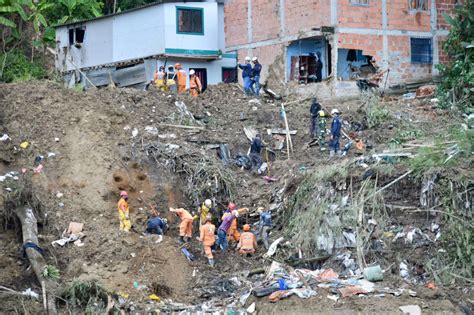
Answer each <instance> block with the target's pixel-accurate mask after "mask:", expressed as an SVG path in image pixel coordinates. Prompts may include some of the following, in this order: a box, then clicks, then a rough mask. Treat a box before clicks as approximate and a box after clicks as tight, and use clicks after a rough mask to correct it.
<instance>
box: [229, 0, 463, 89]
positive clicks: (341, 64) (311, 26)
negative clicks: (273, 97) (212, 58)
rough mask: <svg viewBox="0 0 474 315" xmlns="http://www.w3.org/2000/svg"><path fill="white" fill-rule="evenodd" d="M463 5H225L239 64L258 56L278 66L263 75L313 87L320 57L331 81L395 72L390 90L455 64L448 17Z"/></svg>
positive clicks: (352, 1)
mask: <svg viewBox="0 0 474 315" xmlns="http://www.w3.org/2000/svg"><path fill="white" fill-rule="evenodd" d="M459 2H460V1H452V0H441V1H427V0H422V1H411V0H410V1H409V0H397V1H387V0H382V1H369V0H343V1H337V0H324V1H291V0H279V1H270V2H269V1H259V0H234V1H229V3H228V4H226V6H225V17H226V23H225V31H226V45H227V50H228V51H235V52H237V53H238V56H239V59H243V58H244V56H246V55H250V56H258V57H259V59H260V62H261V63H262V64H265V65H269V66H270V65H272V67H264V69H263V73H262V78H263V79H264V80H265V79H269V78H270V76H271V75H272V74H273V75H275V76H277V77H273V78H272V79H271V80H273V81H275V83H278V84H281V83H285V82H289V81H299V82H302V83H308V82H311V81H312V80H311V75H314V74H315V71H316V69H315V63H316V60H317V59H318V55H319V56H320V58H319V59H321V61H322V64H323V68H322V77H323V79H324V78H328V77H332V78H337V79H342V80H349V79H354V78H358V77H363V76H364V74H367V73H373V72H375V71H376V70H377V68H380V69H390V74H389V75H388V78H387V79H388V84H389V85H397V84H403V83H405V82H407V81H417V80H425V79H431V78H432V76H433V75H436V74H437V70H436V65H437V64H439V63H443V62H445V61H446V60H447V56H446V54H445V52H444V51H443V50H442V49H441V47H442V43H443V41H444V40H445V37H446V36H447V34H448V25H447V23H446V22H445V21H444V18H443V13H450V12H451V11H452V9H453V8H454V7H455V5H457V3H459ZM262 20H265V23H262V22H261V21H262ZM272 71H273V72H272ZM350 86H351V85H350V84H348V83H346V82H344V83H341V82H336V83H335V87H339V88H342V89H347V88H348V87H350ZM352 86H353V87H355V84H352Z"/></svg>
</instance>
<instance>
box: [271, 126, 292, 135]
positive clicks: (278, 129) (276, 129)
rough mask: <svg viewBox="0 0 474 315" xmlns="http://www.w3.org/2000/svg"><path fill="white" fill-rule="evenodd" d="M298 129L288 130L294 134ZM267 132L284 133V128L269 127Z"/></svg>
mask: <svg viewBox="0 0 474 315" xmlns="http://www.w3.org/2000/svg"><path fill="white" fill-rule="evenodd" d="M297 132H298V130H290V135H296V133H297ZM267 133H268V134H278V135H286V130H285V129H283V128H271V129H267Z"/></svg>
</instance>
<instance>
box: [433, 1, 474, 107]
mask: <svg viewBox="0 0 474 315" xmlns="http://www.w3.org/2000/svg"><path fill="white" fill-rule="evenodd" d="M473 12H474V0H466V1H465V4H464V5H460V6H458V7H457V8H456V10H455V14H456V15H455V17H451V16H449V15H447V14H444V18H445V20H446V21H447V22H448V23H449V24H450V26H451V30H450V32H449V35H448V37H447V39H446V42H445V43H444V45H443V49H444V50H445V51H446V52H447V53H448V55H449V57H450V58H451V59H452V61H451V62H450V63H448V64H447V65H439V66H438V69H439V70H440V75H441V78H442V79H443V80H442V82H441V83H440V84H439V85H438V88H437V96H438V98H439V100H440V102H439V106H440V107H441V108H445V109H446V108H458V109H460V110H461V111H463V112H464V113H466V114H471V113H474V106H473V105H472V104H474V97H473V91H474V68H473V67H474V14H473Z"/></svg>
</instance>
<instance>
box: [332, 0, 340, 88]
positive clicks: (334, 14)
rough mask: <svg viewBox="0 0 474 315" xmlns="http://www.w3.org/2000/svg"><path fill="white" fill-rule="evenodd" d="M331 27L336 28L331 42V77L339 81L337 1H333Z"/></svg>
mask: <svg viewBox="0 0 474 315" xmlns="http://www.w3.org/2000/svg"><path fill="white" fill-rule="evenodd" d="M331 26H332V27H334V34H333V35H332V38H331V39H330V42H331V63H332V64H331V76H332V77H333V78H334V80H337V55H338V54H337V50H338V47H339V42H338V40H339V30H338V21H337V0H331Z"/></svg>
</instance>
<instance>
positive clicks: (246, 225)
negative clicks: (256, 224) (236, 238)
mask: <svg viewBox="0 0 474 315" xmlns="http://www.w3.org/2000/svg"><path fill="white" fill-rule="evenodd" d="M244 231H245V232H248V231H250V225H248V224H244Z"/></svg>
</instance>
